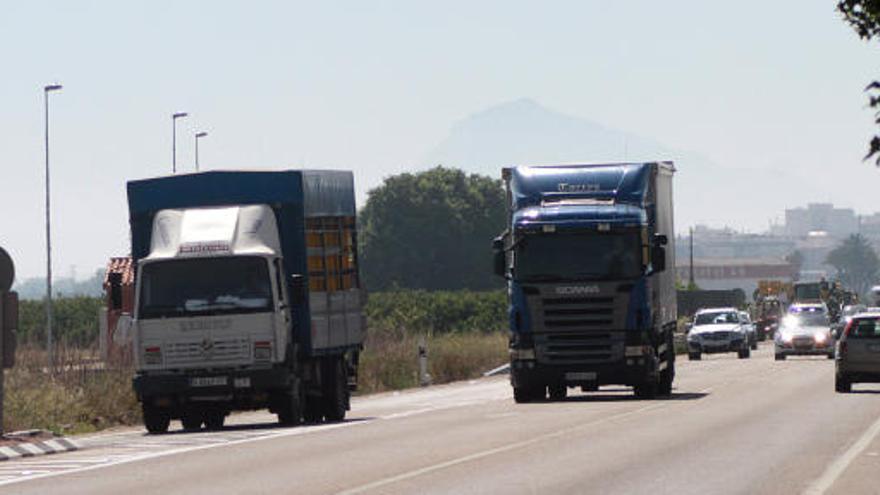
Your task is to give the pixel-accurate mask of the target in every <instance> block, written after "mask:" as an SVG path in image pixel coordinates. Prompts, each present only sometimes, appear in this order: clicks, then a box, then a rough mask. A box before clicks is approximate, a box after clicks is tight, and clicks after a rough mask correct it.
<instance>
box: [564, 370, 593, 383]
mask: <svg viewBox="0 0 880 495" xmlns="http://www.w3.org/2000/svg"><path fill="white" fill-rule="evenodd" d="M565 379H566V380H567V381H571V382H591V381H594V380H595V379H596V372H595V371H569V372H568V373H566V374H565Z"/></svg>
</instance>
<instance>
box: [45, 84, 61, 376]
mask: <svg viewBox="0 0 880 495" xmlns="http://www.w3.org/2000/svg"><path fill="white" fill-rule="evenodd" d="M60 89H61V85H60V84H50V85H48V86H44V87H43V107H44V109H45V112H46V122H45V124H46V127H45V131H46V132H45V137H46V353H47V356H48V358H49V371H50V372H51V371H53V370H54V369H55V367H54V364H55V360H54V359H53V357H54V356H53V352H52V351H53V345H54V344H53V342H52V230H51V228H50V226H51V215H50V209H49V93H51V92H53V91H59V90H60Z"/></svg>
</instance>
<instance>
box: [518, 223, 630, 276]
mask: <svg viewBox="0 0 880 495" xmlns="http://www.w3.org/2000/svg"><path fill="white" fill-rule="evenodd" d="M514 260H515V261H514V263H515V264H514V266H515V268H514V274H515V277H516V279H517V280H520V281H548V280H607V279H615V280H619V279H632V278H636V277H638V276H639V275H641V273H642V246H641V242H639V235H638V233H637V232H626V233H579V234H539V235H530V236H528V237H525V238H523V239H522V240H520V241H518V243H517V247H516V251H515V252H514Z"/></svg>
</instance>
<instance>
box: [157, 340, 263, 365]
mask: <svg viewBox="0 0 880 495" xmlns="http://www.w3.org/2000/svg"><path fill="white" fill-rule="evenodd" d="M250 349H251V346H250V342H249V341H248V340H247V339H240V338H238V339H235V338H233V339H218V340H213V341H195V342H173V343H171V344H168V345H166V346H165V364H166V365H167V366H174V365H182V364H183V365H185V364H196V363H206V362H207V363H211V362H217V363H227V362H240V361H246V360H249V359H250V355H251V352H250Z"/></svg>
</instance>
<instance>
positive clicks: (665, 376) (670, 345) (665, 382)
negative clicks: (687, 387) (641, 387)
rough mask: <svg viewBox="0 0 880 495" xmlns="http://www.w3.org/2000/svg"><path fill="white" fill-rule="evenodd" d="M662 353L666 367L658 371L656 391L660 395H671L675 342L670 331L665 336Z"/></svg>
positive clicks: (673, 379)
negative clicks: (658, 377) (657, 388)
mask: <svg viewBox="0 0 880 495" xmlns="http://www.w3.org/2000/svg"><path fill="white" fill-rule="evenodd" d="M664 354H665V357H664V362H665V363H666V368H664V369H663V370H662V371H660V386H659V390H658V392H659V393H660V395H671V394H672V382H674V381H675V343H674V341H673V336H672V332H670V333H669V335H668V337H667V338H666V348H665V349H664Z"/></svg>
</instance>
